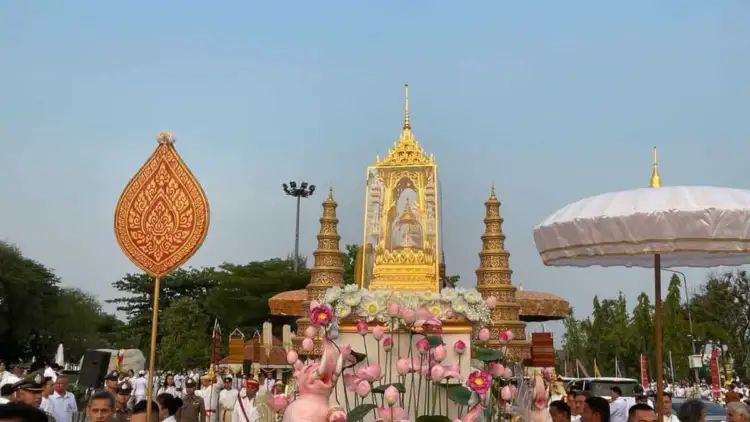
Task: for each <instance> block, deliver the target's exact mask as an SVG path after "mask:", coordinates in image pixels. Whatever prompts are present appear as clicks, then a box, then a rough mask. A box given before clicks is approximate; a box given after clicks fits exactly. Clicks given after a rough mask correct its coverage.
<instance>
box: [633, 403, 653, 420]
mask: <svg viewBox="0 0 750 422" xmlns="http://www.w3.org/2000/svg"><path fill="white" fill-rule="evenodd" d="M639 410H650V411H652V412H653V411H654V409H652V408H651V406H649V405H647V404H646V403H636V404H634V405H632V406H630V410H628V419H629V418H632V417H633V415H635V412H637V411H639Z"/></svg>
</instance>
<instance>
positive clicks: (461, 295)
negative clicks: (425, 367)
mask: <svg viewBox="0 0 750 422" xmlns="http://www.w3.org/2000/svg"><path fill="white" fill-rule="evenodd" d="M391 303H398V304H399V306H400V307H402V308H408V309H412V310H415V311H416V310H417V309H420V308H425V309H428V310H429V311H431V312H432V313H433V315H435V317H437V318H441V319H443V318H448V317H455V316H461V317H464V318H465V319H467V320H469V321H471V322H476V323H481V324H485V323H488V322H489V321H490V309H489V307H488V306H487V304H486V303H485V301H484V299H483V298H482V295H481V294H480V293H479V292H478V291H476V290H475V289H462V288H455V289H454V288H447V289H443V290H442V291H441V292H440V293H433V292H394V291H391V290H374V291H369V290H367V289H360V288H359V287H357V286H356V285H354V284H348V285H346V286H344V287H343V288H341V287H331V288H329V289H328V290H326V293H325V296H324V297H323V304H326V305H329V306H330V307H331V308H333V311H334V313H335V315H336V317H337V318H339V319H343V318H346V317H348V316H350V315H354V316H356V317H358V318H364V319H367V321H374V320H377V321H381V322H388V321H390V319H391V316H390V315H388V305H389V304H391Z"/></svg>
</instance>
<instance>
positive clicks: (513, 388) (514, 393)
mask: <svg viewBox="0 0 750 422" xmlns="http://www.w3.org/2000/svg"><path fill="white" fill-rule="evenodd" d="M517 395H518V388H516V386H515V385H511V386H510V397H511V398H516V396H517Z"/></svg>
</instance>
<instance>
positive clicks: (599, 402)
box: [586, 397, 682, 422]
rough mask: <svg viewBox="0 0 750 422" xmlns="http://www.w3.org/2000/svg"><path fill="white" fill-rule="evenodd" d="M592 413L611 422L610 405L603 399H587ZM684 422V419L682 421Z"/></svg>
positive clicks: (603, 420)
mask: <svg viewBox="0 0 750 422" xmlns="http://www.w3.org/2000/svg"><path fill="white" fill-rule="evenodd" d="M586 404H588V405H589V408H591V411H592V412H594V413H597V414H598V415H599V417H600V418H601V421H602V422H609V403H607V400H604V399H603V398H602V397H589V398H587V399H586ZM680 421H682V419H680Z"/></svg>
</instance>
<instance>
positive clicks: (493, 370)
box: [487, 362, 505, 378]
mask: <svg viewBox="0 0 750 422" xmlns="http://www.w3.org/2000/svg"><path fill="white" fill-rule="evenodd" d="M487 370H488V371H489V373H490V375H492V376H493V377H496V378H502V376H503V374H504V373H505V367H504V366H503V364H501V363H497V362H490V363H489V365H487Z"/></svg>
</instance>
